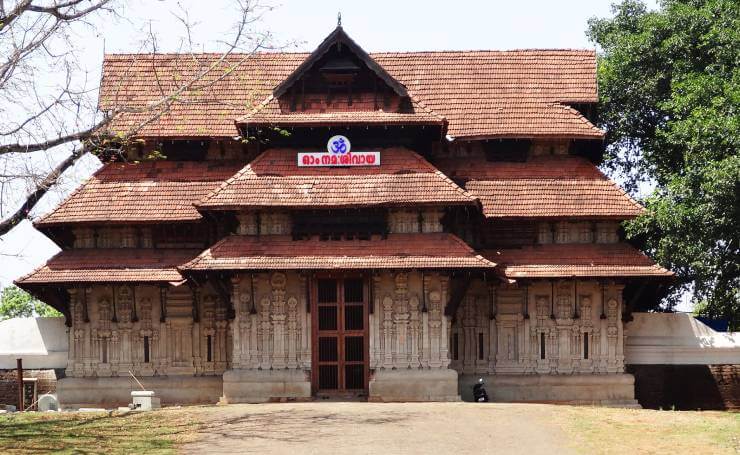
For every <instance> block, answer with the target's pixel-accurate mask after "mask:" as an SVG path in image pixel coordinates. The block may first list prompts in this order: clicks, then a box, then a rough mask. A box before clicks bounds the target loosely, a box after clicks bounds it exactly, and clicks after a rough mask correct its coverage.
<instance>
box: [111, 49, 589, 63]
mask: <svg viewBox="0 0 740 455" xmlns="http://www.w3.org/2000/svg"><path fill="white" fill-rule="evenodd" d="M538 52H541V53H568V52H570V53H572V52H577V53H582V54H589V55H596V49H590V48H578V47H553V48H547V47H530V48H527V47H519V48H510V49H481V48H479V49H428V50H418V51H371V52H368V54H369V55H370V56H373V55H382V56H386V55H395V56H400V55H419V54H450V53H456V54H473V53H490V54H506V53H538ZM310 54H311V51H258V52H231V53H229V55H227V58H228V57H230V56H234V57H244V56H249V55H254V56H260V57H262V56H273V55H290V56H302V55H310ZM144 55H146V56H149V57H152V56H153V57H155V58H173V57H193V56H195V57H219V58H220V57H221V56H223V55H224V53H223V52H105V53H104V54H103V59H104V60H105V59H108V58H118V57H133V56H144Z"/></svg>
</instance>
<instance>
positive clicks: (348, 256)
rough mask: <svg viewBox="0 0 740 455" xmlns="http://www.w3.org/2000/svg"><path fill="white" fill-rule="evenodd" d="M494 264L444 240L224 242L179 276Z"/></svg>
mask: <svg viewBox="0 0 740 455" xmlns="http://www.w3.org/2000/svg"><path fill="white" fill-rule="evenodd" d="M494 266H495V264H494V263H492V262H490V261H488V260H486V259H484V258H483V257H482V256H480V255H478V254H477V253H476V252H475V251H473V250H472V249H471V248H470V247H469V246H468V245H466V244H465V242H463V241H462V240H460V239H459V238H458V237H456V236H454V235H452V234H447V233H441V234H390V235H388V237H387V238H385V239H381V238H377V237H375V238H373V239H371V240H329V241H321V240H319V239H316V238H313V239H309V240H292V238H291V237H290V236H278V235H269V236H240V235H232V236H230V237H226V238H225V239H223V240H221V241H220V242H218V243H216V244H215V245H214V246H212V247H211V248H209V249H208V250H206V251H204V252H203V253H201V254H200V255H199V256H198V257H197V258H195V259H193V260H192V261H190V262H189V263H187V264H185V265H184V266H182V267H180V269H181V270H200V271H203V270H276V269H320V270H327V269H388V268H492V267H494Z"/></svg>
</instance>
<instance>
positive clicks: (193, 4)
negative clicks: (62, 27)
mask: <svg viewBox="0 0 740 455" xmlns="http://www.w3.org/2000/svg"><path fill="white" fill-rule="evenodd" d="M611 3H612V1H611V0H567V1H565V0H563V1H552V0H519V1H517V2H511V1H476V0H456V1H452V2H450V1H445V2H442V1H399V0H395V1H390V0H373V1H364V2H359V1H352V2H350V1H337V0H326V1H319V0H316V1H300V0H284V1H282V2H279V3H278V2H275V3H273V4H274V5H275V6H276V9H274V10H273V11H270V12H268V13H266V14H265V16H264V19H263V21H262V23H261V24H260V25H259V26H260V27H262V28H264V29H267V30H270V31H271V33H272V34H273V35H274V37H275V39H276V40H277V41H278V42H290V41H293V42H296V43H297V45H296V46H292V47H291V49H293V50H303V51H310V50H312V49H313V48H314V47H315V46H316V45H317V44H318V43H320V42H321V40H322V39H323V38H324V37H325V36H326V35H327V34H328V33H329V32H331V30H332V29H333V28H334V27H335V26H336V22H337V12H339V11H341V13H342V24H343V26H344V28H345V30H346V31H347V32H348V33H349V34H350V36H352V37H353V38H354V39H355V41H357V43H358V44H359V45H360V46H362V47H363V48H364V49H365V50H367V51H370V52H372V51H404V50H442V49H520V48H593V47H594V46H593V44H592V43H590V42H589V41H588V39H587V38H586V36H585V33H584V32H585V30H586V27H587V21H588V19H589V18H591V17H595V16H598V17H604V16H608V15H610V5H611ZM230 4H231V2H230V1H229V0H209V1H200V0H198V1H196V0H181V1H179V2H178V1H174V0H163V1H152V0H130V1H128V2H126V3H125V6H123V7H122V9H121V11H122V13H123V16H124V17H125V18H126V19H110V18H100V19H99V20H97V21H96V22H95V25H96V27H95V29H96V30H93V29H92V28H89V27H84V28H81V29H80V30H78V31H77V36H75V40H76V42H78V43H80V48H79V52H80V55H81V56H82V59H83V62H84V65H85V66H86V68H87V70H88V71H89V74H88V75H87V77H88V80H92V81H97V80H99V68H100V64H101V61H102V56H103V52H104V50H105V52H136V51H137V50H139V49H140V42H141V40H142V37H143V36H144V35H145V34H146V32H147V31H148V30H149V28H150V26H151V29H152V30H154V31H155V32H156V34H157V35H158V40H159V44H160V49H161V50H162V51H175V50H177V49H178V46H179V44H180V41H181V39H182V37H183V35H184V33H183V28H182V27H180V26H179V24H178V21H177V19H176V18H175V17H174V14H178V15H182V14H183V13H182V11H183V10H186V11H187V13H188V16H189V18H190V20H191V21H192V22H195V24H196V25H195V27H194V28H193V38H194V40H195V41H196V42H199V43H204V46H205V49H206V50H218V48H219V44H218V41H219V40H222V39H225V38H227V37H228V36H229V27H230V24H231V23H233V18H232V17H231V15H232V14H233V13H232V11H233V10H232V9H230V7H229V5H230ZM648 4H649V5H651V6H653V7H654V6H655V4H656V1H655V0H651V1H649V2H648ZM50 77H52V76H50ZM96 167H97V163H95V162H93V160H88V161H86V162H84V163H82V165H80V166H78V167H77V169H75V172H74V174H73V175H70V176H69V178H68V181H67V184H66V185H65V189H64V191H59V192H56V193H54V194H52V195H50V197H49V198H47V200H46V201H44V204H42V206H41V207H40V208H39V210H37V211H35V213H36V214H37V215H38V214H41V213H43V212H45V211H48V210H50V209H51V208H52V207H53V206H54V205H55V204H56V203H58V202H59V201H60V200H61V199H62V198H63V197H64V195H65V194H66V193H67V192H68V191H69V190H71V189H73V188H74V186H76V185H77V184H78V183H79V182H80V181H82V179H84V178H85V177H86V176H88V175H89V174H90V172H92V171H93V170H94V169H95V168H96ZM57 251H58V248H57V247H56V246H55V245H54V244H53V243H52V242H51V241H49V240H48V239H46V238H45V237H44V236H43V235H41V234H40V233H38V232H36V231H35V230H33V228H32V227H31V226H30V224H29V223H28V222H24V223H23V224H22V225H20V226H19V227H17V228H16V229H15V230H14V231H11V232H10V233H9V234H7V235H6V236H4V237H3V238H0V287H2V286H5V285H8V284H9V283H10V282H11V281H12V280H13V279H15V278H17V277H19V276H22V275H23V274H26V273H28V272H30V271H31V270H33V269H34V268H35V267H37V266H39V265H40V264H41V263H43V262H44V261H45V260H47V259H48V258H49V257H51V256H52V255H53V254H54V253H56V252H57ZM8 254H10V255H12V256H4V255H8Z"/></svg>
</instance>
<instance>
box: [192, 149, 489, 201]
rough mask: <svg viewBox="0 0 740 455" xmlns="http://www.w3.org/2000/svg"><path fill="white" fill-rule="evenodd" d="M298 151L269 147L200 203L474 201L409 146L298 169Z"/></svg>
mask: <svg viewBox="0 0 740 455" xmlns="http://www.w3.org/2000/svg"><path fill="white" fill-rule="evenodd" d="M296 153H297V152H296V151H295V150H288V149H270V150H268V151H266V152H265V153H263V154H262V155H260V156H259V157H257V158H256V159H255V160H254V161H252V163H250V164H249V165H247V166H246V167H244V169H242V170H241V171H239V173H237V174H236V175H235V176H233V177H232V178H230V179H229V180H227V181H226V182H225V183H223V184H222V185H221V186H220V187H219V188H218V189H216V190H214V191H213V192H212V193H211V194H209V195H208V196H207V197H205V198H204V199H203V200H202V201H201V202H200V203H197V204H196V205H197V206H198V207H199V208H203V209H216V210H218V209H222V210H229V209H234V208H238V207H253V208H258V207H358V206H392V205H424V204H427V205H429V204H475V199H474V198H472V197H471V196H470V195H468V194H467V193H466V192H465V190H463V189H462V188H460V187H459V186H457V185H456V184H455V183H454V182H452V181H451V180H450V179H448V178H447V177H445V176H444V174H442V173H441V172H439V171H438V170H437V169H436V168H435V167H434V166H432V165H431V164H430V163H429V162H427V161H426V160H424V159H423V158H422V157H420V156H419V155H417V154H416V153H414V152H412V151H410V150H408V149H405V148H400V147H396V148H388V149H383V150H381V156H380V163H381V165H380V166H363V167H347V168H330V169H328V168H317V167H298V165H297V155H296Z"/></svg>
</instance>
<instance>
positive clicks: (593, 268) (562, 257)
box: [482, 243, 674, 279]
mask: <svg viewBox="0 0 740 455" xmlns="http://www.w3.org/2000/svg"><path fill="white" fill-rule="evenodd" d="M482 254H483V255H484V256H485V257H486V258H488V259H489V260H491V261H493V262H496V263H497V264H498V269H499V270H500V271H502V272H503V274H504V275H505V276H506V277H507V278H510V279H517V278H569V277H592V278H598V277H640V276H642V277H650V276H653V277H671V276H673V275H674V273H673V272H670V271H668V270H666V269H664V268H663V267H661V266H659V265H658V264H656V263H655V262H653V260H652V259H650V258H649V257H647V256H646V255H645V254H644V253H642V252H640V251H638V250H637V249H635V248H633V247H632V246H631V245H628V244H626V243H614V244H600V243H586V244H549V245H535V246H528V247H523V248H521V249H506V250H498V251H496V250H488V251H483V252H482Z"/></svg>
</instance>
